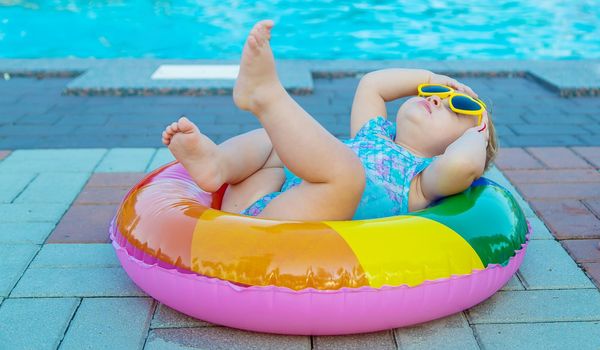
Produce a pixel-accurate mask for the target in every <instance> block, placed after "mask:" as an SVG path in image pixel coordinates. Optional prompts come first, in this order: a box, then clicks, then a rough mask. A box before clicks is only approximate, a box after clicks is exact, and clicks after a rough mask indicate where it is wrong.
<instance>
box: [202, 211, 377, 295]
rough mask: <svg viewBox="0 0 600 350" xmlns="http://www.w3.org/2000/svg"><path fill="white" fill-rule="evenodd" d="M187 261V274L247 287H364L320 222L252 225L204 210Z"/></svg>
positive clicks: (344, 246)
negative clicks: (188, 266) (195, 274)
mask: <svg viewBox="0 0 600 350" xmlns="http://www.w3.org/2000/svg"><path fill="white" fill-rule="evenodd" d="M274 252H276V253H274ZM191 255H192V271H194V272H197V273H199V274H202V275H205V276H214V277H218V278H220V279H225V280H229V281H233V282H238V283H243V284H248V285H255V286H266V285H279V286H288V287H289V288H291V289H303V288H311V287H312V288H316V289H339V288H342V287H352V288H357V287H361V286H369V280H368V278H367V275H366V274H365V271H364V269H363V268H362V266H361V264H360V262H359V261H358V258H357V256H356V254H355V253H354V251H352V249H351V248H350V246H349V245H348V243H347V242H346V241H345V240H344V238H343V237H342V236H341V235H340V234H339V233H338V232H337V231H335V230H334V229H332V228H331V227H329V226H328V225H326V224H324V223H322V222H299V221H287V222H286V221H279V220H257V219H255V218H251V217H246V216H240V215H231V214H229V213H225V212H222V211H219V210H214V209H209V210H206V211H205V212H203V214H202V217H201V218H200V219H199V220H198V223H197V225H196V229H195V232H194V238H193V242H192V245H191Z"/></svg>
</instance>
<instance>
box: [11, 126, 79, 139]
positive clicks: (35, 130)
mask: <svg viewBox="0 0 600 350" xmlns="http://www.w3.org/2000/svg"><path fill="white" fill-rule="evenodd" d="M74 130H75V127H74V126H63V127H61V128H57V127H48V125H20V124H9V125H4V126H0V135H15V136H21V137H29V136H33V137H35V136H38V135H45V136H48V135H52V136H55V137H65V136H67V135H70V134H72V133H73V132H74Z"/></svg>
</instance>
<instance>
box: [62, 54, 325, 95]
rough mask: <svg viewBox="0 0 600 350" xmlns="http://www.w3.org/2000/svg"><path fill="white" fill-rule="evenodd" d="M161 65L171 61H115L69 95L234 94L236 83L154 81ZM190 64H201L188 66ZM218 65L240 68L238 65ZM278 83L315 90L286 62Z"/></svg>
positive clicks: (89, 74)
mask: <svg viewBox="0 0 600 350" xmlns="http://www.w3.org/2000/svg"><path fill="white" fill-rule="evenodd" d="M161 64H173V63H169V61H166V60H165V61H154V60H151V61H147V60H137V61H132V62H128V61H114V62H112V63H111V64H105V65H101V66H97V67H93V68H90V69H88V70H87V71H86V72H85V73H83V74H81V75H80V76H78V77H77V78H75V79H74V80H73V81H72V82H70V83H69V84H68V85H67V89H66V91H65V92H66V93H67V94H73V95H120V96H123V95H140V94H142V95H150V94H153V95H154V94H167V95H169V94H184V95H199V96H202V95H211V94H231V91H232V90H233V86H234V84H235V79H152V78H151V77H152V75H153V73H154V72H155V71H156V70H157V69H158V68H159V67H160V65H161ZM185 64H186V65H187V64H198V63H194V62H193V61H192V62H186V63H185ZM213 64H216V63H213ZM219 64H226V65H237V64H239V63H238V62H235V61H234V62H229V63H225V62H221V63H219ZM276 68H277V71H278V75H279V79H280V81H281V83H282V85H283V86H284V88H285V89H286V90H288V91H289V92H290V93H307V92H310V91H312V90H313V80H312V76H311V72H310V71H309V70H308V69H307V68H306V67H304V66H302V65H297V64H294V62H289V63H288V62H286V61H285V60H283V61H280V62H278V63H277V67H276Z"/></svg>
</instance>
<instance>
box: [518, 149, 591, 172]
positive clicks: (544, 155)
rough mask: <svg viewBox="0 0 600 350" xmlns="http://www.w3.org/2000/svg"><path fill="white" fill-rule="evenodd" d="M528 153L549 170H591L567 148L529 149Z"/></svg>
mask: <svg viewBox="0 0 600 350" xmlns="http://www.w3.org/2000/svg"><path fill="white" fill-rule="evenodd" d="M527 151H528V152H529V153H531V154H532V155H533V156H534V157H536V158H537V159H539V160H540V161H541V162H542V163H543V164H544V165H546V166H547V167H549V168H590V167H591V166H590V165H589V164H588V163H587V162H586V161H585V160H583V159H582V158H581V157H579V156H578V155H577V154H576V153H575V152H573V151H571V150H570V149H568V148H566V147H528V148H527Z"/></svg>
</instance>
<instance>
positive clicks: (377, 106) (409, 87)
mask: <svg viewBox="0 0 600 350" xmlns="http://www.w3.org/2000/svg"><path fill="white" fill-rule="evenodd" d="M425 83H431V84H444V85H448V86H451V87H453V88H455V89H456V90H457V91H459V92H464V93H466V94H468V95H471V96H473V97H477V94H476V93H475V92H474V91H473V90H472V89H471V88H470V87H468V86H466V85H465V84H462V83H459V82H458V81H457V80H456V79H453V78H450V77H448V76H446V75H442V74H435V73H433V72H431V71H428V70H426V69H408V68H388V69H380V70H376V71H373V72H369V73H367V74H365V75H364V76H363V77H362V78H361V79H360V82H359V83H358V87H357V88H356V93H355V94H354V101H353V102H352V112H351V114H350V137H354V136H355V135H356V133H358V131H359V130H360V128H361V127H362V126H363V125H364V124H365V123H366V122H368V121H369V120H370V119H372V118H375V117H377V116H378V115H381V116H383V117H386V118H387V110H386V107H385V103H386V102H388V101H393V100H396V99H398V98H401V97H405V96H411V95H417V87H418V86H419V84H425Z"/></svg>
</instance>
